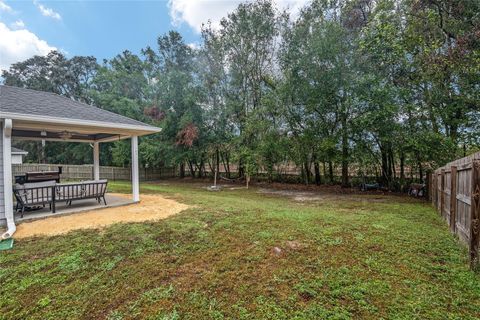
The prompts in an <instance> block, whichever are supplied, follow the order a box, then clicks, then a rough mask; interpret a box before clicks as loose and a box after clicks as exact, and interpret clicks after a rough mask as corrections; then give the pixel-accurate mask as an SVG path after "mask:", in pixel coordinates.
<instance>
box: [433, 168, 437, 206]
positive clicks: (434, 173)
mask: <svg viewBox="0 0 480 320" xmlns="http://www.w3.org/2000/svg"><path fill="white" fill-rule="evenodd" d="M437 189H438V186H437V171H433V173H432V204H433V205H434V206H435V209H436V208H437Z"/></svg>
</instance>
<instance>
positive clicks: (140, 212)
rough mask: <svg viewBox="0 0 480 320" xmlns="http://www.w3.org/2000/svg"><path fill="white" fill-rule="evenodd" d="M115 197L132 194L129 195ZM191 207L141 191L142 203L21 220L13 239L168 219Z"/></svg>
mask: <svg viewBox="0 0 480 320" xmlns="http://www.w3.org/2000/svg"><path fill="white" fill-rule="evenodd" d="M116 196H124V197H130V195H121V194H118V195H116ZM189 207H190V206H188V205H186V204H182V203H179V202H177V201H175V200H171V199H166V198H164V197H161V196H159V195H148V194H142V196H141V201H140V203H137V204H131V205H128V206H123V207H115V208H106V209H99V210H98V209H97V210H92V211H87V212H81V213H74V214H70V215H66V216H58V217H51V218H46V219H41V220H36V221H32V222H24V223H20V224H19V225H18V226H17V232H15V234H14V238H16V239H18V238H26V237H33V236H53V235H58V234H63V233H67V232H69V231H72V230H78V229H97V228H103V227H105V226H108V225H111V224H114V223H119V222H123V223H126V222H142V221H150V220H160V219H165V218H167V217H169V216H172V215H175V214H177V213H179V212H181V211H183V210H185V209H188V208H189Z"/></svg>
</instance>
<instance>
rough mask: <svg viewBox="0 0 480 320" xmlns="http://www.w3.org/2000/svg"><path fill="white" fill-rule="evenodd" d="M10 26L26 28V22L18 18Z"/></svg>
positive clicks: (16, 28) (17, 28)
mask: <svg viewBox="0 0 480 320" xmlns="http://www.w3.org/2000/svg"><path fill="white" fill-rule="evenodd" d="M10 27H11V28H12V29H14V30H19V29H25V23H24V22H23V21H22V20H17V21H15V22H13V23H11V24H10Z"/></svg>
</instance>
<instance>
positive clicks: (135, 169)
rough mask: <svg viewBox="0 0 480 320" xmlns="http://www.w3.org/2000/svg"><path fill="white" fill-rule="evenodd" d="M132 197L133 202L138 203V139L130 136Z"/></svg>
mask: <svg viewBox="0 0 480 320" xmlns="http://www.w3.org/2000/svg"><path fill="white" fill-rule="evenodd" d="M132 195H133V201H140V182H139V175H138V137H137V136H132Z"/></svg>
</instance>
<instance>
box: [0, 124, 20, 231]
mask: <svg viewBox="0 0 480 320" xmlns="http://www.w3.org/2000/svg"><path fill="white" fill-rule="evenodd" d="M0 125H1V124H0ZM1 132H2V134H1V139H2V140H3V195H4V198H3V202H4V205H5V219H6V220H7V231H6V232H5V233H4V234H2V235H1V238H3V239H6V238H10V237H11V236H12V235H13V233H14V232H15V230H16V227H15V220H14V217H13V197H12V188H13V186H12V120H11V119H4V121H3V130H1Z"/></svg>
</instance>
